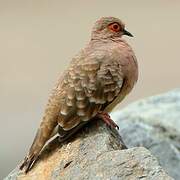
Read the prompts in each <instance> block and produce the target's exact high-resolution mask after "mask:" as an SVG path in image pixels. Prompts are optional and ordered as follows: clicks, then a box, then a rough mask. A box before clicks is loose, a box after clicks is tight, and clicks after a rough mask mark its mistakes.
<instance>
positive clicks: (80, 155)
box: [5, 121, 172, 180]
mask: <svg viewBox="0 0 180 180" xmlns="http://www.w3.org/2000/svg"><path fill="white" fill-rule="evenodd" d="M5 179H6V180H15V179H18V180H19V179H25V180H29V179H30V180H31V179H41V180H44V179H51V180H71V179H72V180H84V179H87V180H91V179H92V180H104V179H111V180H118V179H120V180H121V179H122V180H135V179H149V180H150V179H152V180H154V179H157V180H171V179H172V178H171V177H170V176H168V175H167V174H166V172H165V171H164V170H163V169H162V168H161V167H160V166H159V164H158V162H157V160H156V158H155V157H153V156H152V155H151V153H150V152H149V151H148V150H147V149H145V148H141V147H138V148H131V149H126V147H125V145H124V143H123V141H122V139H121V137H120V135H119V134H118V132H117V131H116V130H111V129H110V128H109V127H107V126H106V125H105V124H104V123H103V122H102V121H96V122H91V123H90V124H89V125H88V126H87V127H85V128H84V129H83V130H81V131H80V132H79V133H78V134H76V136H75V137H74V138H73V139H71V140H70V141H68V142H65V143H63V144H59V143H58V138H55V139H54V140H53V141H52V142H51V143H50V144H49V145H48V146H47V147H46V148H45V150H44V151H43V152H42V154H41V156H40V157H39V160H38V161H37V163H36V164H35V165H34V167H33V168H32V169H31V171H30V172H28V174H27V175H25V174H24V173H23V172H21V171H19V170H18V168H16V169H15V170H14V171H13V172H12V173H10V174H9V175H8V176H7V177H6V178H5Z"/></svg>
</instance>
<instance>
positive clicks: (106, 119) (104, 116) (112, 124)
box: [96, 111, 119, 129]
mask: <svg viewBox="0 0 180 180" xmlns="http://www.w3.org/2000/svg"><path fill="white" fill-rule="evenodd" d="M96 117H98V118H101V119H102V120H103V121H104V122H105V123H106V124H107V125H108V126H110V127H111V128H117V129H119V126H118V125H117V124H116V123H115V122H114V121H113V120H112V119H111V117H110V116H109V114H108V113H106V112H103V111H100V112H98V114H97V115H96Z"/></svg>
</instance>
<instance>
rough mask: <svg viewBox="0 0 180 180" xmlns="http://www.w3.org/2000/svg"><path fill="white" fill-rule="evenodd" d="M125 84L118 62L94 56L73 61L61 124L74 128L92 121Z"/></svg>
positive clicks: (64, 86) (67, 81)
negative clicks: (83, 122) (81, 123)
mask: <svg viewBox="0 0 180 180" xmlns="http://www.w3.org/2000/svg"><path fill="white" fill-rule="evenodd" d="M122 84H123V75H122V72H121V66H120V65H119V64H118V62H116V61H113V60H108V61H106V60H104V59H95V58H91V59H86V60H83V61H79V62H77V63H73V65H72V66H71V67H70V68H69V69H68V71H67V73H66V74H65V76H64V79H63V83H62V86H63V87H62V88H63V89H64V92H63V94H64V97H63V98H62V103H61V110H60V113H59V120H58V122H59V124H60V126H61V127H63V129H64V130H70V129H72V128H73V127H75V126H77V125H78V124H79V123H80V122H82V121H88V120H90V119H91V118H92V117H94V116H95V115H96V114H97V112H98V111H99V110H101V109H102V107H104V105H108V104H109V103H111V102H112V101H113V100H114V99H115V98H116V97H117V95H118V94H119V92H120V90H121V87H122Z"/></svg>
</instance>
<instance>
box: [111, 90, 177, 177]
mask: <svg viewBox="0 0 180 180" xmlns="http://www.w3.org/2000/svg"><path fill="white" fill-rule="evenodd" d="M112 118H113V119H114V120H115V121H116V122H117V124H118V125H119V127H120V133H121V135H122V138H123V140H124V142H125V144H126V145H127V146H128V147H139V146H143V147H146V148H147V149H149V150H150V151H151V152H152V154H153V155H154V156H155V157H157V159H158V161H159V162H160V164H161V166H162V167H163V168H164V169H165V170H166V171H167V172H168V174H169V175H170V176H172V177H173V178H174V179H177V180H179V179H180V171H179V169H180V89H177V90H174V91H171V92H168V93H166V94H162V95H158V96H153V97H150V98H147V99H144V100H140V101H138V102H135V103H133V104H132V105H129V106H127V107H126V108H125V109H123V110H121V111H117V112H115V113H112Z"/></svg>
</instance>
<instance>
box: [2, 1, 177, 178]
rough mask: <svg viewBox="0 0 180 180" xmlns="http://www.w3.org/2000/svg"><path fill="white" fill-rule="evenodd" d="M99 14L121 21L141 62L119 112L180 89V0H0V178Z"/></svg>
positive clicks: (20, 152) (19, 155)
mask: <svg viewBox="0 0 180 180" xmlns="http://www.w3.org/2000/svg"><path fill="white" fill-rule="evenodd" d="M102 16H115V17H119V18H121V19H122V20H123V21H124V22H126V27H127V29H128V30H129V31H130V32H131V33H132V34H133V35H134V38H128V37H125V38H126V39H127V41H128V42H129V43H130V44H131V46H132V47H133V49H134V51H135V52H136V56H137V58H138V62H139V70H140V74H139V81H138V83H137V85H136V87H135V88H134V90H133V92H132V93H131V94H130V95H129V96H128V97H127V98H126V99H125V100H124V102H123V103H122V104H121V105H120V107H119V108H123V107H124V106H126V105H127V104H129V103H131V102H133V101H135V100H138V99H142V98H144V97H147V96H151V95H155V94H159V93H162V92H166V91H168V90H171V89H174V88H177V87H180V58H179V57H180V49H179V47H180V45H179V43H180V20H179V19H180V1H177V0H173V1H169V0H151V1H144V0H139V1H130V0H126V1H120V0H111V1H104V0H99V1H95V0H91V1H84V0H76V1H70V0H66V1H62V0H61V1H60V0H53V1H47V0H28V1H24V0H0V179H1V178H2V177H4V176H6V175H7V174H8V173H9V172H10V171H11V170H12V169H14V168H15V167H16V166H17V164H18V163H19V162H20V161H21V160H22V159H23V158H24V156H25V154H26V153H27V151H28V148H29V146H30V145H31V143H32V140H33V138H34V135H35V132H36V129H37V127H38V125H39V122H40V120H41V117H42V113H43V109H44V106H45V104H46V102H47V98H48V95H49V92H50V90H51V89H52V87H53V86H54V84H55V82H56V80H57V79H58V76H59V75H60V74H61V73H62V72H63V70H64V69H65V68H66V67H67V65H68V63H69V61H70V60H71V58H72V57H73V56H74V55H75V54H76V53H77V52H78V51H79V50H80V49H81V48H83V47H84V45H85V44H86V43H87V42H88V41H89V38H90V32H91V28H92V26H93V24H94V22H95V21H96V20H97V19H98V18H100V17H102Z"/></svg>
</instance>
